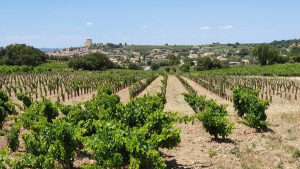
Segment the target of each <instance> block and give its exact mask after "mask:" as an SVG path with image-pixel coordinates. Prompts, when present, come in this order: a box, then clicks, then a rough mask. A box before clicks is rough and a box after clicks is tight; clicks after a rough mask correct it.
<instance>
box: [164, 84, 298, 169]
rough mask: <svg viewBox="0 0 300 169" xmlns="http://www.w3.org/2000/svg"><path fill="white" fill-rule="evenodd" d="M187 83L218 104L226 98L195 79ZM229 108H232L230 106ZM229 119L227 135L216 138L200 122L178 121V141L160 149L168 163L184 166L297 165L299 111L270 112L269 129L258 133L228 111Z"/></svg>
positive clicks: (178, 167)
mask: <svg viewBox="0 0 300 169" xmlns="http://www.w3.org/2000/svg"><path fill="white" fill-rule="evenodd" d="M188 83H189V84H190V85H191V86H192V87H193V88H194V89H195V90H196V91H197V92H198V94H199V95H206V97H207V98H208V99H215V100H216V101H217V102H218V103H219V104H224V103H225V104H228V105H229V106H232V105H231V103H229V102H228V101H226V100H224V99H222V98H220V97H218V96H217V95H215V94H213V93H210V92H209V91H207V90H206V89H204V88H203V87H201V86H200V85H198V84H197V83H193V82H192V81H190V80H188ZM232 111H233V109H232ZM230 119H231V120H232V121H233V122H234V123H235V129H234V130H233V133H232V134H231V135H229V137H228V139H226V140H225V141H222V142H217V141H215V140H213V139H211V136H210V135H209V134H208V133H207V132H206V131H205V129H204V128H203V127H202V124H201V122H199V121H196V122H195V123H194V124H178V125H177V127H179V128H180V130H181V143H180V144H179V145H178V146H177V147H175V148H173V149H171V150H167V149H162V150H161V152H162V154H163V155H164V157H165V160H166V162H167V165H168V167H167V168H172V169H173V168H176V169H185V168H188V169H190V168H209V169H216V168H222V169H223V168H224V169H252V168H255V169H266V168H271V169H272V168H286V169H294V168H299V167H300V158H299V157H300V155H297V152H300V151H298V150H299V149H300V144H299V141H300V136H299V135H300V112H299V113H298V114H288V115H287V114H285V113H282V114H281V115H279V116H271V117H270V118H269V120H268V122H269V123H270V126H269V128H270V131H269V132H264V133H258V132H256V131H255V130H254V129H251V128H249V127H247V126H245V125H244V124H240V123H237V117H235V115H234V114H233V113H232V112H231V113H230Z"/></svg>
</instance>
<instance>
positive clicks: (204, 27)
mask: <svg viewBox="0 0 300 169" xmlns="http://www.w3.org/2000/svg"><path fill="white" fill-rule="evenodd" d="M211 29H212V28H211V27H210V26H203V27H200V30H203V31H208V30H211Z"/></svg>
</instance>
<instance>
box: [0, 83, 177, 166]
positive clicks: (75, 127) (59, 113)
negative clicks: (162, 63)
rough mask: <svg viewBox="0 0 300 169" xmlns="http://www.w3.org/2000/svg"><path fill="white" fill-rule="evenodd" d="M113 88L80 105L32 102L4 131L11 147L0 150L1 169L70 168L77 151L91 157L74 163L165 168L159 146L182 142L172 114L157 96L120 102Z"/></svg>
mask: <svg viewBox="0 0 300 169" xmlns="http://www.w3.org/2000/svg"><path fill="white" fill-rule="evenodd" d="M112 88H114V86H113V85H106V86H103V87H101V88H100V89H99V90H98V94H97V95H96V96H95V97H94V98H93V99H91V100H90V101H87V102H85V103H84V104H83V106H82V107H81V106H79V105H74V106H65V105H62V104H59V103H56V104H53V103H52V102H51V101H49V100H43V101H41V102H39V101H35V102H33V103H32V104H31V105H30V106H29V108H27V109H26V111H25V112H24V113H22V114H19V115H17V117H16V118H15V119H17V121H16V124H15V125H14V126H12V129H11V131H10V132H9V133H8V134H7V138H8V142H9V143H8V146H9V149H10V151H8V149H3V150H0V154H1V157H0V168H14V169H17V168H18V169H20V168H21V169H22V168H46V169H52V168H65V169H70V168H74V167H75V166H74V162H75V161H76V160H77V158H78V157H81V156H90V158H91V161H89V162H88V163H87V164H82V165H81V166H76V167H81V168H124V167H126V168H131V169H137V168H166V163H165V162H164V158H163V157H162V156H161V154H160V152H159V149H160V148H172V147H174V146H176V145H177V144H178V143H179V142H180V133H179V130H178V129H174V124H175V122H176V120H177V116H176V114H175V113H164V112H163V108H164V101H163V99H162V97H160V96H147V95H146V96H144V97H141V98H137V99H132V100H131V101H129V102H128V103H127V104H126V105H124V104H122V103H120V98H119V97H118V96H117V95H115V94H113V90H112ZM18 138H19V139H21V140H22V142H23V143H22V142H19V139H18ZM21 144H24V145H23V146H21ZM22 147H23V150H20V149H22ZM93 161H95V162H93Z"/></svg>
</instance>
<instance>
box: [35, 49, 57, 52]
mask: <svg viewBox="0 0 300 169" xmlns="http://www.w3.org/2000/svg"><path fill="white" fill-rule="evenodd" d="M39 49H40V50H41V51H43V52H54V51H57V50H59V48H39Z"/></svg>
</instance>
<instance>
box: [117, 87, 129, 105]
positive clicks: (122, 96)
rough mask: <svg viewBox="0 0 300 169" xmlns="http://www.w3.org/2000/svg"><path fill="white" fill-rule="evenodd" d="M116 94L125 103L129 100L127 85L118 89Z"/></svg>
mask: <svg viewBox="0 0 300 169" xmlns="http://www.w3.org/2000/svg"><path fill="white" fill-rule="evenodd" d="M117 95H118V96H119V97H120V100H121V102H122V103H127V102H128V101H129V100H130V94H129V87H126V88H125V89H122V90H120V91H119V92H118V93H117Z"/></svg>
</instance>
